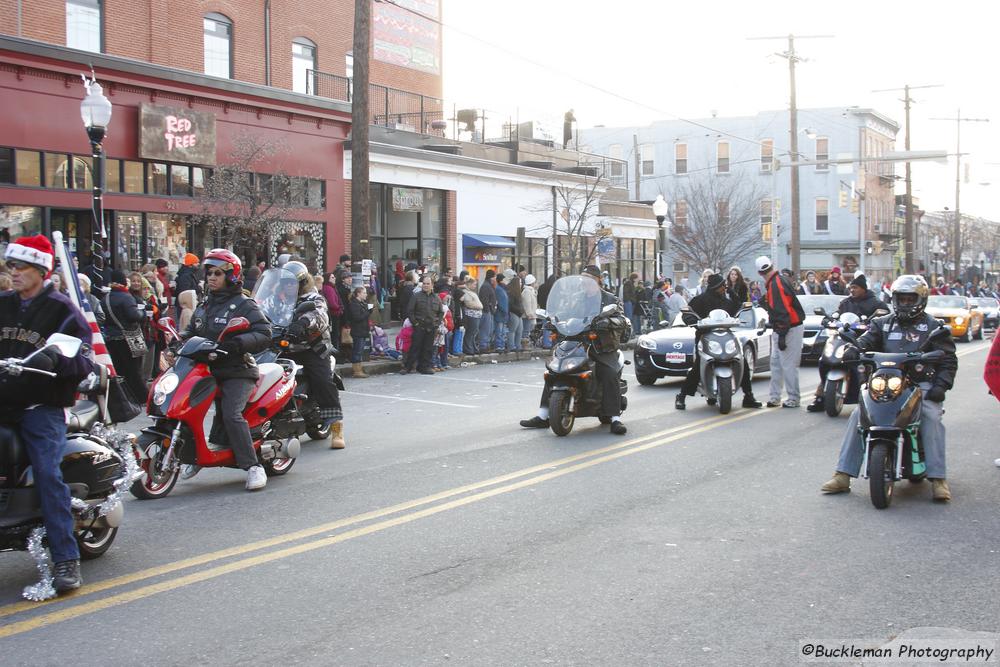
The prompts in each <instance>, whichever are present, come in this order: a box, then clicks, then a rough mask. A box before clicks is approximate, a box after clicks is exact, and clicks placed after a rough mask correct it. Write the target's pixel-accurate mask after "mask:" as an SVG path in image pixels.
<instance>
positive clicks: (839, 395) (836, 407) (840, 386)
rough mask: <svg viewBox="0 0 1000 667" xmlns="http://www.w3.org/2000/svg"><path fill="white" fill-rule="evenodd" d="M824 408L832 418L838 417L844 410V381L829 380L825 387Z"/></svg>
mask: <svg viewBox="0 0 1000 667" xmlns="http://www.w3.org/2000/svg"><path fill="white" fill-rule="evenodd" d="M823 407H825V408H826V414H827V415H828V416H830V417H837V416H839V415H840V412H841V410H843V409H844V381H843V380H837V381H836V382H834V381H833V380H827V381H826V385H825V386H824V387H823Z"/></svg>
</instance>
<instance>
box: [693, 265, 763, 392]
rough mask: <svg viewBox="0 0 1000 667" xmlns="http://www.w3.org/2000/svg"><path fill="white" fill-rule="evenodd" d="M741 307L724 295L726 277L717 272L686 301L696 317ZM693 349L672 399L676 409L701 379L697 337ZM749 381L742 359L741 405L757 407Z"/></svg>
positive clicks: (733, 310) (748, 374) (747, 367)
mask: <svg viewBox="0 0 1000 667" xmlns="http://www.w3.org/2000/svg"><path fill="white" fill-rule="evenodd" d="M741 307H742V304H740V303H736V302H734V301H732V300H730V298H729V297H728V296H726V279H725V278H723V277H722V276H721V275H719V274H718V273H715V274H712V275H711V276H709V277H708V282H707V283H706V284H705V291H704V292H702V293H700V294H699V295H698V296H696V297H694V298H693V299H691V301H690V302H689V303H688V308H690V309H691V310H692V311H694V313H695V315H697V316H698V319H704V318H706V317H708V314H709V313H711V312H712V311H713V310H724V311H726V312H727V313H729V314H730V315H736V314H737V313H738V312H740V308H741ZM694 350H695V356H694V363H693V364H692V366H691V370H689V371H688V374H687V377H686V378H684V384H683V385H681V391H680V393H679V394H677V398H675V399H674V407H675V408H676V409H678V410H684V409H685V408H686V406H685V405H684V401H685V399H686V398H687V397H688V396H694V394H695V392H696V391H697V390H698V382H699V380H700V379H701V366H700V364H699V363H698V344H697V339H696V341H695V346H694ZM750 381H751V377H750V367H749V365H748V364H747V361H746V359H744V360H743V379H742V381H741V382H740V389H742V390H743V407H744V408H759V407H761V403H760V401H758V400H757V399H756V398H754V395H753V385H752V384H751V383H750Z"/></svg>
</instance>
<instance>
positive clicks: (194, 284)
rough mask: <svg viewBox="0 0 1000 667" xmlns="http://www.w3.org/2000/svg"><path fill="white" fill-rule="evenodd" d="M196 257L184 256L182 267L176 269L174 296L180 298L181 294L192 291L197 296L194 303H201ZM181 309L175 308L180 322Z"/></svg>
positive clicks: (191, 255)
mask: <svg viewBox="0 0 1000 667" xmlns="http://www.w3.org/2000/svg"><path fill="white" fill-rule="evenodd" d="M198 263H199V262H198V256H197V255H195V254H194V253H190V252H189V253H187V254H186V255H184V266H182V267H181V268H179V269H177V277H176V278H174V285H175V289H174V294H176V295H177V296H180V294H181V292H186V291H188V290H194V293H195V294H196V295H197V298H196V299H195V303H198V302H200V301H201V285H200V284H198ZM180 317H181V307H180V305H178V306H177V319H178V320H180Z"/></svg>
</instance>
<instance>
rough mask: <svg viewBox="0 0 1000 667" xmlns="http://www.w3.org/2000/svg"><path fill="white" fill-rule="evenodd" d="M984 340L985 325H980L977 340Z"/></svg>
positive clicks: (977, 330)
mask: <svg viewBox="0 0 1000 667" xmlns="http://www.w3.org/2000/svg"><path fill="white" fill-rule="evenodd" d="M982 339H983V324H982V323H980V324H979V328H978V329H976V340H982Z"/></svg>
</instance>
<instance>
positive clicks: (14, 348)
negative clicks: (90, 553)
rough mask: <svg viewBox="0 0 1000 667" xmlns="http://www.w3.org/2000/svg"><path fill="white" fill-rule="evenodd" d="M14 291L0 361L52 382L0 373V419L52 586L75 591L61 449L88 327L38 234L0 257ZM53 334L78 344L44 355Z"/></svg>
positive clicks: (84, 369) (1, 298) (4, 317)
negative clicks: (32, 505)
mask: <svg viewBox="0 0 1000 667" xmlns="http://www.w3.org/2000/svg"><path fill="white" fill-rule="evenodd" d="M4 259H6V261H7V267H8V268H9V269H10V272H11V280H12V282H13V285H14V289H13V290H12V291H8V292H2V293H0V359H8V358H11V357H15V358H18V359H24V358H26V357H27V356H28V355H29V354H31V353H32V352H36V351H38V350H42V351H41V352H39V353H38V354H36V355H35V356H34V357H32V359H30V360H29V361H28V363H27V364H25V366H27V367H30V368H36V369H38V370H44V371H52V372H55V373H56V377H52V378H50V377H48V376H45V375H39V374H37V373H28V372H22V374H21V375H13V374H11V373H4V374H2V375H0V421H2V422H3V424H4V426H6V427H8V428H12V429H14V430H16V431H17V432H18V434H19V435H20V438H21V442H22V443H23V444H24V446H25V448H26V449H27V451H28V458H29V459H30V460H31V468H32V474H33V476H34V480H35V488H36V489H37V490H38V497H39V501H40V503H41V506H42V520H43V522H44V524H45V533H46V539H47V541H48V544H49V551H50V553H51V554H52V562H53V563H55V568H54V572H53V586H54V587H55V589H56V590H57V591H58V592H60V593H62V592H64V591H69V590H72V589H75V588H79V587H80V584H81V583H82V579H81V577H80V550H79V547H78V546H77V543H76V538H75V537H74V535H73V529H74V519H73V512H72V509H71V505H70V493H69V487H68V486H66V483H65V482H64V481H63V477H62V471H61V469H60V465H61V463H62V458H63V449H64V448H65V447H66V416H65V414H64V412H63V409H64V408H67V407H69V406H71V405H73V403H74V402H75V400H76V387H77V385H78V384H79V383H80V381H81V380H82V379H83V378H85V377H86V376H87V374H88V373H90V372H91V371H92V370H93V364H92V363H91V362H90V360H89V359H88V353H89V349H90V341H91V332H90V326H89V325H88V324H87V321H86V320H85V319H84V318H83V313H81V312H80V310H79V309H78V308H76V307H75V306H74V305H73V303H72V302H71V301H70V300H69V298H68V297H66V296H65V295H64V294H61V293H60V292H59V290H57V289H55V288H54V287H53V285H52V283H51V282H48V281H47V280H46V278H48V277H49V276H50V275H51V274H52V267H53V265H54V261H55V256H54V252H53V250H52V244H51V243H50V242H49V240H48V239H47V238H45V237H44V236H41V235H38V236H30V237H22V238H19V239H17V240H16V241H14V242H13V243H11V244H10V245H8V246H7V250H6V252H5V253H4ZM54 333H62V334H66V335H69V336H74V337H76V338H79V339H80V340H81V341H82V342H83V343H84V345H83V346H82V347H81V350H80V353H79V354H77V356H75V357H73V358H71V359H69V358H66V357H63V356H62V355H60V354H58V353H56V352H53V351H49V350H45V349H44V348H45V341H46V339H48V337H49V336H51V335H52V334H54Z"/></svg>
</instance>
